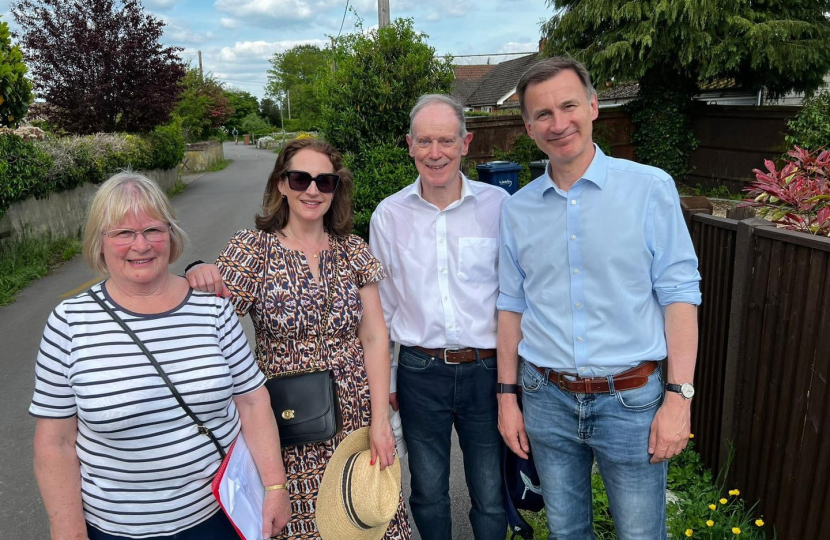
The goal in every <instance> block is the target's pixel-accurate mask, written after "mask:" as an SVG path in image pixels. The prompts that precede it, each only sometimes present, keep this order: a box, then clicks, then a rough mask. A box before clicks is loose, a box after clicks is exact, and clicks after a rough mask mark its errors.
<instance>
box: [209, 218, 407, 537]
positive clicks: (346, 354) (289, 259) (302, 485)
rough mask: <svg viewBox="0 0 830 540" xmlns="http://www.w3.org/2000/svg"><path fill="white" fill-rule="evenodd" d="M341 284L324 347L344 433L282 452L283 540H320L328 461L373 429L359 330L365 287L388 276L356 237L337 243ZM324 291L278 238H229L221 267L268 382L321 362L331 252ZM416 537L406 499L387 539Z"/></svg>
mask: <svg viewBox="0 0 830 540" xmlns="http://www.w3.org/2000/svg"><path fill="white" fill-rule="evenodd" d="M336 246H337V247H336V249H338V250H339V257H340V264H339V266H338V273H339V276H338V282H337V283H336V288H335V289H334V297H333V300H332V308H331V316H330V318H329V322H328V327H327V328H326V334H325V336H324V339H323V344H322V349H323V350H322V359H323V361H324V362H325V363H326V365H327V367H328V368H329V369H331V370H332V371H333V372H334V374H335V376H336V377H337V383H338V394H339V398H340V410H341V412H342V416H343V431H342V432H341V433H340V434H339V435H338V436H337V437H335V438H334V439H332V440H330V441H326V442H323V443H319V444H310V445H298V446H292V447H290V448H284V449H283V461H284V463H285V469H286V472H287V474H288V490H289V492H290V494H291V506H292V516H291V521H290V522H289V523H288V526H287V527H286V528H285V531H284V532H283V534H282V535H280V536H278V537H277V538H280V539H283V538H285V539H288V538H291V539H306V538H319V537H320V535H319V533H318V532H317V527H316V526H315V523H314V505H315V503H316V501H317V491H318V488H319V485H320V481H321V480H322V478H323V472H324V471H325V468H326V463H328V460H329V459H330V458H331V455H332V453H333V452H334V449H335V448H336V447H337V445H338V444H339V443H340V441H342V440H343V439H344V438H345V437H346V435H348V434H349V433H351V432H352V431H354V430H356V429H358V428H361V427H364V426H368V425H369V421H370V418H371V415H370V413H371V409H370V402H369V383H368V377H367V375H366V369H365V365H364V361H363V347H362V346H361V344H360V341H359V340H358V337H357V329H358V327H359V326H360V321H361V319H362V317H363V306H362V304H361V302H360V289H361V287H363V286H364V285H365V284H367V283H372V282H376V281H380V280H381V279H383V278H384V277H385V276H386V273H385V271H384V269H383V267H382V266H381V264H380V262H379V261H378V260H377V259H375V258H374V256H372V254H371V252H370V251H369V247H368V246H367V245H366V243H365V242H364V241H363V240H362V239H361V238H359V237H357V236H354V235H351V236H348V237H341V238H338V239H337V240H336ZM319 256H320V281H321V283H320V285H318V284H317V283H316V282H315V281H314V278H313V276H312V275H311V270H310V269H309V267H308V263H307V261H306V258H305V255H304V254H303V253H302V252H301V251H295V250H292V249H288V248H286V247H285V246H284V245H283V244H282V243H280V241H279V237H278V235H276V234H267V233H264V232H262V231H250V230H243V231H239V232H238V233H236V234H235V235H234V236H233V238H231V240H230V242H229V243H228V245H227V246H226V247H225V250H224V251H223V252H222V254H221V255H220V256H219V259H218V260H217V262H216V264H217V266H218V267H219V270H220V272H221V274H222V277H223V279H224V280H225V283H226V284H227V286H228V288H229V289H230V290H231V293H232V295H233V297H232V301H233V303H234V306H235V307H236V311H237V313H239V314H240V315H243V314H245V313H249V314H250V315H251V318H252V320H253V323H254V329H255V331H256V357H257V361H258V362H259V367H260V369H262V371H263V372H264V373H265V374H266V376H268V377H271V376H273V375H277V374H280V373H283V372H286V371H293V370H298V369H305V368H308V367H310V366H312V365H313V364H314V363H316V362H317V361H318V358H319V356H318V352H317V336H318V333H319V331H320V323H321V321H320V318H321V317H322V316H323V311H324V309H325V303H326V295H327V291H328V288H329V287H330V286H331V285H332V280H333V278H334V272H333V265H334V256H333V253H332V251H331V249H327V250H325V251H322V252H321V253H320V255H319ZM411 535H412V531H411V529H410V526H409V521H408V518H407V513H406V507H405V506H404V502H403V496H400V501H399V505H398V513H397V515H396V516H395V518H394V519H393V520H392V523H391V524H390V525H389V529H388V530H387V531H386V535H385V536H384V538H385V539H387V540H392V539H395V540H397V539H403V540H406V539H409V538H410V537H411Z"/></svg>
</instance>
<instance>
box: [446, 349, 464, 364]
mask: <svg viewBox="0 0 830 540" xmlns="http://www.w3.org/2000/svg"><path fill="white" fill-rule="evenodd" d="M460 350H461V347H444V363H445V364H447V365H448V366H457V365H458V364H460V363H461V362H450V361H449V360H447V355H448V354H449V353H457V352H459V351H460Z"/></svg>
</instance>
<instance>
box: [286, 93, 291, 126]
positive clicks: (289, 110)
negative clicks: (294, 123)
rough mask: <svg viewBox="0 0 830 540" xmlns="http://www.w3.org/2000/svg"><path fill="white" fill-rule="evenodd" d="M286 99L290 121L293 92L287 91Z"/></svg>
mask: <svg viewBox="0 0 830 540" xmlns="http://www.w3.org/2000/svg"><path fill="white" fill-rule="evenodd" d="M285 97H286V98H287V99H288V119H289V120H291V90H286V91H285Z"/></svg>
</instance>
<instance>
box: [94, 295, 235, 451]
mask: <svg viewBox="0 0 830 540" xmlns="http://www.w3.org/2000/svg"><path fill="white" fill-rule="evenodd" d="M102 287H103V285H102ZM86 292H87V293H88V294H89V296H91V297H92V299H93V300H95V301H96V302H97V303H98V305H99V306H101V307H102V308H103V309H104V311H106V312H107V313H109V316H110V317H112V318H113V319H114V320H115V322H117V323H118V325H119V326H121V328H122V329H123V330H124V331H125V332H126V333H127V335H128V336H130V338H132V340H133V341H134V342H135V344H136V345H138V348H139V349H141V352H143V353H144V355H145V356H147V359H148V360H150V363H151V364H153V367H154V368H156V371H157V372H158V374H159V375H160V376H161V379H162V380H163V381H164V384H166V385H167V388H168V389H169V390H170V393H171V394H173V397H174V398H176V401H178V402H179V405H180V406H181V408H182V409H184V412H185V413H187V416H189V417H190V419H191V420H193V423H194V424H196V430H197V431H198V432H199V433H201V434H202V435H207V437H208V438H209V439H210V441H211V442H212V443H213V446H215V447H216V451H217V452H219V456H220V457H221V458H222V459H225V449H224V448H223V447H222V444H221V443H220V442H219V439H217V438H216V435H214V434H213V432H212V431H211V430H210V429H209V428H208V427H207V426H205V425H204V423H203V422H202V421H201V420H199V418H198V417H197V416H196V414H194V412H193V411H191V410H190V407H188V406H187V403H185V402H184V398H182V396H181V394H179V391H178V390H176V387H175V386H174V385H173V381H171V380H170V378H169V377H168V376H167V373H165V372H164V370H163V369H162V368H161V365H160V364H159V363H158V360H156V358H155V356H153V353H151V352H150V350H149V349H147V347H146V346H145V345H144V343H142V341H141V340H140V339H138V336H137V335H135V332H133V331H132V329H131V328H130V327H129V326H127V323H125V322H124V320H123V319H121V317H119V316H118V315H116V313H115V311H113V309H112V308H110V307H109V306H108V305H107V304H106V302H104V301H103V300H101V299H100V298H99V297H98V295H97V294H95V291H93V290H92V289H91V288H90V289H89V290H87V291H86Z"/></svg>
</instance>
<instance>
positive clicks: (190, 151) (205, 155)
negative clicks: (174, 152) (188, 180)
mask: <svg viewBox="0 0 830 540" xmlns="http://www.w3.org/2000/svg"><path fill="white" fill-rule="evenodd" d="M224 160H225V151H224V149H223V148H222V143H221V142H219V141H205V142H198V143H193V144H188V145H187V150H186V151H185V153H184V159H182V164H181V166H180V168H181V171H182V173H184V174H189V173H197V172H202V171H205V170H207V169H209V168H210V167H211V166H212V165H213V164H214V163H219V162H221V161H224Z"/></svg>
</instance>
